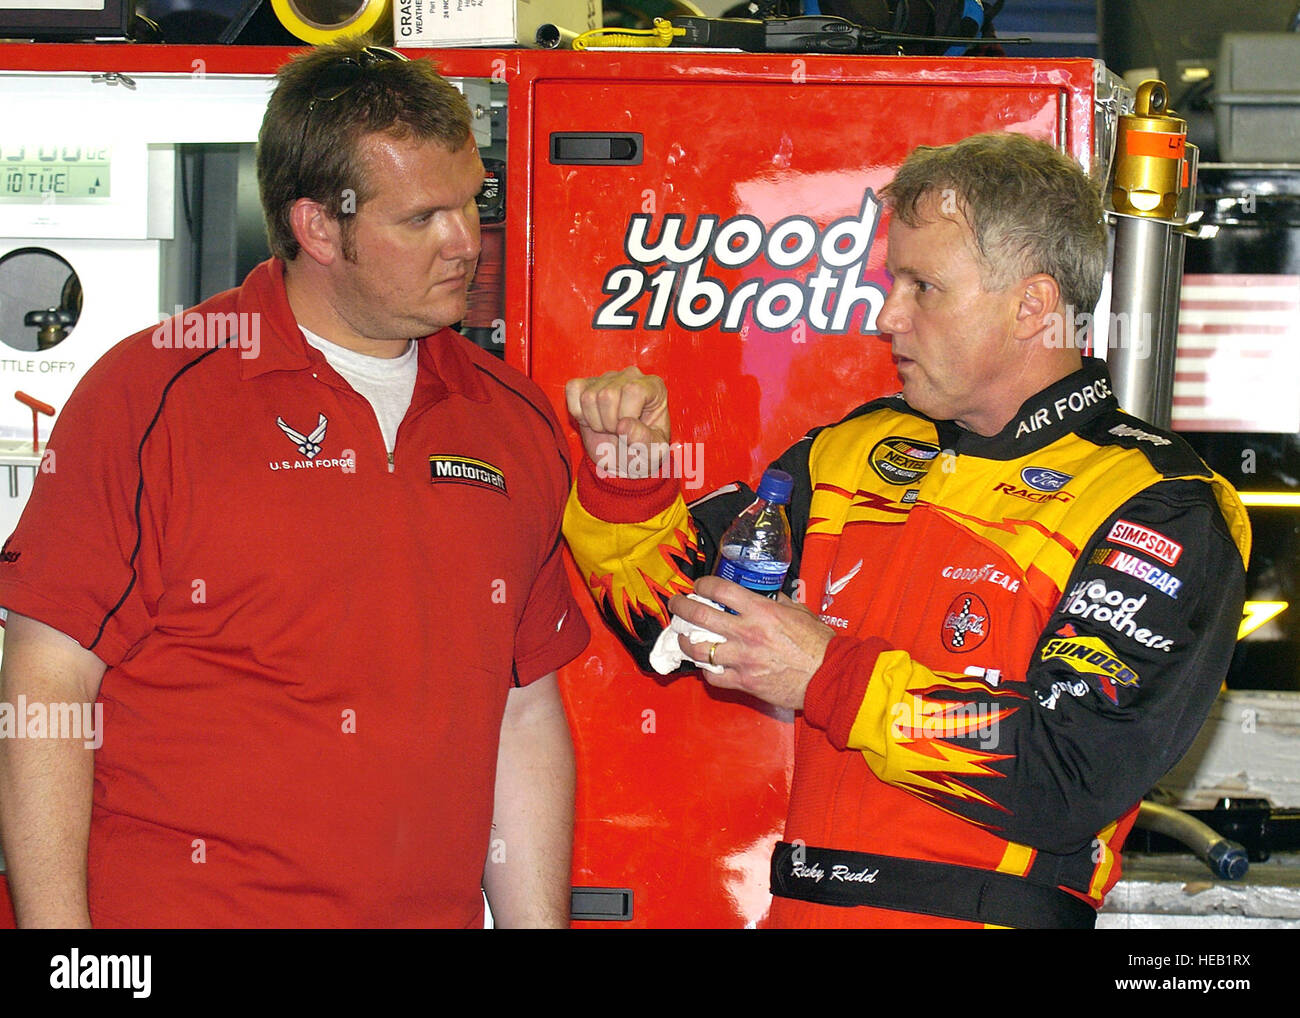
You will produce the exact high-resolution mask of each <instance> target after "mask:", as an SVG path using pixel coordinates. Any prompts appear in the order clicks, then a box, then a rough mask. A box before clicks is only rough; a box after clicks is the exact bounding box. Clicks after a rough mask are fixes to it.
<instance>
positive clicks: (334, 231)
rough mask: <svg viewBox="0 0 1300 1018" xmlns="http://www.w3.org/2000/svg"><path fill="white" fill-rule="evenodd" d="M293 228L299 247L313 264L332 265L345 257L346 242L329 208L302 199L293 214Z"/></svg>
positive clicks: (295, 204) (316, 202) (294, 205)
mask: <svg viewBox="0 0 1300 1018" xmlns="http://www.w3.org/2000/svg"><path fill="white" fill-rule="evenodd" d="M289 226H290V227H291V228H292V230H293V236H294V239H296V240H297V241H298V246H299V247H301V248H302V250H303V252H304V253H305V254H306V255H307V256H308V257H309V258H311V259H312V260H313V261H316V262H319V263H320V264H321V265H332V264H333V263H334V262H335V260H336V259H338V258H339V257H341V256H342V253H343V241H342V234H341V232H340V230H339V223H338V220H337V219H335V218H334V217H333V216H331V215H330V214H329V213H328V212H327V211H325V206H324V205H322V204H321V203H320V202H318V201H315V200H314V199H311V198H299V199H298V200H297V201H296V202H294V203H293V208H291V209H290V210H289Z"/></svg>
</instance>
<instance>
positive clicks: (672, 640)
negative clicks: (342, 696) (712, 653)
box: [650, 594, 727, 675]
mask: <svg viewBox="0 0 1300 1018" xmlns="http://www.w3.org/2000/svg"><path fill="white" fill-rule="evenodd" d="M686 596H687V597H689V598H690V599H691V600H692V601H699V602H700V603H701V604H707V605H711V606H713V607H714V608H717V609H719V610H721V611H726V609H725V608H723V607H722V605H720V604H718V603H717V602H716V601H710V600H709V599H708V598H707V597H700V596H699V595H698V594H687V595H686ZM678 634H685V635H686V637H687V639H689V640H690V641H691V643H726V642H727V638H726V637H725V636H719V635H718V634H717V633H715V632H712V631H711V630H708V629H704V628H703V627H701V626H697V625H695V624H694V623H692V622H687V621H686V620H685V619H684V618H682V617H681V616H679V615H674V616H673V620H672V622H671V623H669V625H668V628H667V629H665V630H664V631H663V632H662V633H660V634H659V639H657V640H656V641H655V645H654V649H653V650H651V651H650V664H651V665H653V666H654V670H655V671H657V672H658V673H659V674H660V675H667V674H668V673H669V672H673V671H676V670H677V667H678V666H679V665H680V664H681V663H682V662H683V661H690V662H692V663H693V664H697V665H699V666H700V667H701V668H703V669H704V670H705V671H710V672H713V673H715V674H717V673H718V672H721V671H722V665H711V664H709V661H708V655H707V654H705V655H704V658H705V659H704V660H703V661H696V660H695V658H688V657H687V656H686V655H685V654H683V653H682V648H681V647H680V646H679V645H678V643H677V637H678Z"/></svg>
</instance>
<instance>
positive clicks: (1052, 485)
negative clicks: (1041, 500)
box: [1020, 467, 1074, 491]
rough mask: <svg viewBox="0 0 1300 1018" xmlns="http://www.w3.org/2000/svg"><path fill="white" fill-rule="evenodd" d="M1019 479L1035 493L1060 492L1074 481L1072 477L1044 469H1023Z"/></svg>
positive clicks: (1057, 471)
mask: <svg viewBox="0 0 1300 1018" xmlns="http://www.w3.org/2000/svg"><path fill="white" fill-rule="evenodd" d="M1020 479H1021V480H1022V481H1024V482H1025V483H1026V484H1027V485H1029V486H1030V487H1031V488H1033V489H1034V490H1035V491H1060V490H1061V489H1062V488H1064V487H1065V486H1066V485H1067V484H1069V483H1070V482H1071V481H1073V480H1074V475H1073V474H1063V473H1061V472H1060V471H1059V470H1048V469H1047V468H1046V467H1025V469H1024V470H1022V471H1020Z"/></svg>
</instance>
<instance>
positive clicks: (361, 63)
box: [295, 46, 406, 197]
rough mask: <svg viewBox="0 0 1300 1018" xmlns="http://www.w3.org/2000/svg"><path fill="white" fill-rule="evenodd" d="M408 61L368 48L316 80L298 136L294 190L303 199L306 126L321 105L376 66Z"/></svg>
mask: <svg viewBox="0 0 1300 1018" xmlns="http://www.w3.org/2000/svg"><path fill="white" fill-rule="evenodd" d="M405 60H406V57H404V56H402V54H400V53H398V52H397V51H396V50H391V49H388V48H386V47H384V46H367V47H366V48H365V49H363V50H361V51H360V52H358V53H357V54H355V55H349V56H345V57H339V58H338V59H337V60H334V61H332V62H330V63H328V64H326V65H325V67H324V68H323V69H322V70H321V72H320V74H319V75H317V77H316V83H315V84H314V85H313V86H312V89H311V102H309V103H308V104H307V113H306V115H305V116H304V117H303V118H302V133H301V134H300V135H299V136H298V186H297V187H296V188H295V190H296V191H297V192H298V196H299V197H302V166H303V160H304V158H305V156H306V152H305V149H306V146H307V126H308V124H310V123H311V115H312V112H313V111H314V110H315V109H316V104H317V103H318V102H333V101H334V100H335V99H337V98H339V97H340V96H342V95H346V94H347V93H348V92H349V91H350V90H351V89H352V88H353V87H355V86H356V85H357V83H358V82H360V81H361V80H362V79H363V78H364V77H365V75H366V71H367V70H369V69H370V68H371V67H374V66H375V65H376V64H387V63H392V62H394V61H405Z"/></svg>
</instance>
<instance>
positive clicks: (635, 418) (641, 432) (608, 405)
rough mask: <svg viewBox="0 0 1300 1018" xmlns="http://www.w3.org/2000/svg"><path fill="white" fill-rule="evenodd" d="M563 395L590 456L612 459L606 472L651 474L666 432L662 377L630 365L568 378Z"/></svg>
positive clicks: (662, 451) (664, 448)
mask: <svg viewBox="0 0 1300 1018" xmlns="http://www.w3.org/2000/svg"><path fill="white" fill-rule="evenodd" d="M564 398H565V402H566V403H567V404H568V408H569V413H570V414H571V415H572V416H573V419H574V420H575V421H576V422H577V424H578V430H579V432H580V433H581V434H582V445H583V448H584V449H586V450H587V455H588V456H589V457H591V459H592V461H593V462H595V463H596V464H597V465H600V466H602V467H603V466H605V465H607V464H614V465H615V467H614V469H613V470H612V471H611V472H612V473H615V474H617V475H618V476H620V477H652V476H657V473H656V472H657V470H658V467H659V464H660V462H661V460H663V459H664V458H665V457H667V456H668V442H669V439H670V437H671V433H672V432H671V426H670V423H669V420H668V388H667V386H665V385H664V380H663V379H662V378H660V377H659V376H658V375H643V374H642V373H641V371H640V370H639V369H638V368H636V367H626V368H624V369H623V370H622V371H607V372H606V373H605V374H603V375H601V376H600V377H598V378H571V379H570V380H569V381H568V383H567V384H566V385H565V386H564ZM629 453H630V454H629Z"/></svg>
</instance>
